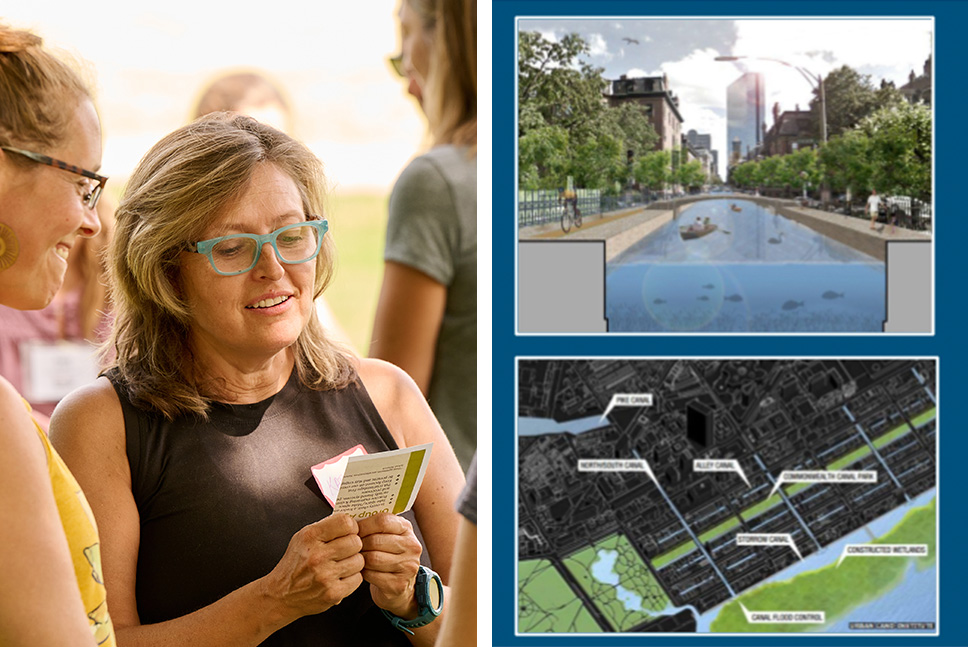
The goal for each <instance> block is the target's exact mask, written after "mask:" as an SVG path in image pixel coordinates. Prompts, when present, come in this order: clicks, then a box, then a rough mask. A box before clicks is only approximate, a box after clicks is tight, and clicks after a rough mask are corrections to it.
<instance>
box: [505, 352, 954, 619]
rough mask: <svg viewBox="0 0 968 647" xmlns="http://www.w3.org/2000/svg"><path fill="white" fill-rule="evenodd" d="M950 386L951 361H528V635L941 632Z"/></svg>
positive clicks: (524, 505) (524, 559)
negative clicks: (947, 369)
mask: <svg viewBox="0 0 968 647" xmlns="http://www.w3.org/2000/svg"><path fill="white" fill-rule="evenodd" d="M936 393H937V361H936V360H935V359H910V358H902V359H868V358H865V359H759V358H757V359H748V360H746V359H721V360H711V359H684V360H675V359H663V360H646V359H562V360H547V359H519V360H518V456H517V459H518V460H517V463H518V474H517V479H518V480H517V496H518V511H517V528H518V563H517V568H518V575H517V581H518V618H517V632H518V633H519V634H549V633H574V634H597V633H608V632H619V633H637V632H662V633H676V632H700V633H703V632H710V633H711V632H732V633H747V632H749V633H752V632H765V633H787V632H793V631H812V632H826V633H832V634H849V635H861V634H865V633H887V634H904V635H909V634H911V633H912V632H926V633H935V632H937V630H938V629H937V559H936V552H937V549H936V543H937V542H936V532H937V509H936V497H937V490H936V485H937V460H938V439H937V433H936V428H937V410H936V407H937V403H936V401H935V397H936V396H935V394H936ZM915 600H916V602H915Z"/></svg>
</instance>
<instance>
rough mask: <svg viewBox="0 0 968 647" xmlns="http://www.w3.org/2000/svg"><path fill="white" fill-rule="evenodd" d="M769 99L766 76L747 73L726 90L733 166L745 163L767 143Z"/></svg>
mask: <svg viewBox="0 0 968 647" xmlns="http://www.w3.org/2000/svg"><path fill="white" fill-rule="evenodd" d="M765 116H766V101H765V99H764V91H763V75H762V74H760V73H759V72H747V73H746V74H744V75H743V76H741V77H739V78H738V79H736V80H735V81H733V82H732V83H731V84H730V85H729V88H727V90H726V138H727V142H728V151H729V166H732V165H733V164H736V163H737V162H741V161H743V160H745V159H746V158H747V156H749V155H753V154H755V153H756V149H757V148H758V147H759V146H760V144H762V143H763V124H764V118H765Z"/></svg>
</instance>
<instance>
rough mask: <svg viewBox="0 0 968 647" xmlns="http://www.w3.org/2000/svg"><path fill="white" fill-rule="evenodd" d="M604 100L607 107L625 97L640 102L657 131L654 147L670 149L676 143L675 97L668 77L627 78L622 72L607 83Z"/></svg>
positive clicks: (679, 122)
mask: <svg viewBox="0 0 968 647" xmlns="http://www.w3.org/2000/svg"><path fill="white" fill-rule="evenodd" d="M605 100H606V101H607V102H608V105H609V106H611V107H616V106H619V105H621V104H623V103H627V102H629V101H631V102H634V103H635V104H637V105H639V106H641V107H642V110H643V111H644V112H645V115H646V116H647V117H648V118H649V121H650V122H651V123H652V127H653V128H654V129H655V132H656V133H657V134H658V135H659V141H658V142H656V145H655V150H666V151H671V150H672V149H673V148H676V147H678V146H679V141H680V138H681V136H682V115H681V114H679V97H677V96H675V94H673V93H672V91H671V90H670V89H669V78H668V77H667V76H666V75H664V74H663V75H662V76H648V77H636V78H631V79H630V78H628V77H627V76H626V75H624V74H623V75H622V76H621V77H619V78H618V79H617V80H615V81H611V82H610V83H609V86H608V88H607V89H606V91H605Z"/></svg>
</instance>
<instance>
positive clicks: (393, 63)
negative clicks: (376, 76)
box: [387, 52, 407, 77]
mask: <svg viewBox="0 0 968 647" xmlns="http://www.w3.org/2000/svg"><path fill="white" fill-rule="evenodd" d="M387 63H389V64H390V68H391V69H392V70H393V71H394V72H396V73H397V76H400V77H404V76H407V73H406V72H405V71H404V70H403V52H400V53H399V54H397V55H396V56H391V57H390V58H388V59H387Z"/></svg>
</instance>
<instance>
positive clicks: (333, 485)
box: [310, 445, 366, 508]
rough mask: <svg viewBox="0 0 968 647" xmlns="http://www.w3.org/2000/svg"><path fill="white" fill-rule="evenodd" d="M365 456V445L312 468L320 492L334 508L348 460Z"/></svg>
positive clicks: (350, 449) (353, 448)
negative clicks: (351, 457)
mask: <svg viewBox="0 0 968 647" xmlns="http://www.w3.org/2000/svg"><path fill="white" fill-rule="evenodd" d="M364 455H366V449H364V448H363V445H357V446H356V447H351V448H349V449H347V450H346V451H345V452H343V453H342V454H337V455H336V456H333V457H332V458H330V459H329V460H325V461H323V462H322V463H319V464H317V465H313V466H312V468H310V469H311V470H312V473H313V477H314V478H315V479H316V483H317V484H318V485H319V490H320V492H322V493H323V496H324V497H326V500H327V501H329V504H330V505H331V506H333V507H334V508H335V507H336V495H337V494H339V486H340V485H341V484H342V482H343V472H344V471H345V470H346V461H347V459H349V457H350V456H364Z"/></svg>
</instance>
